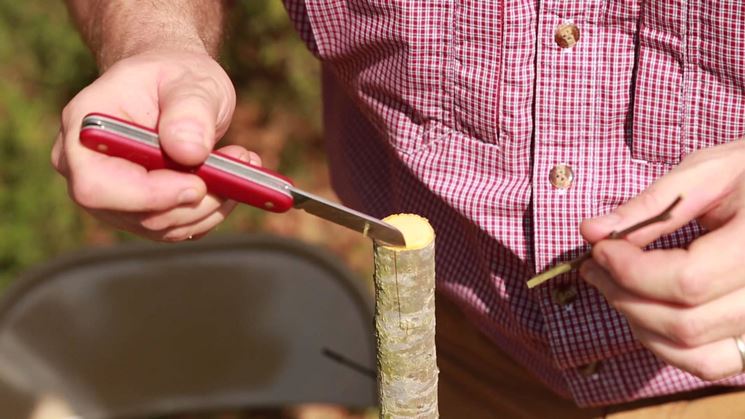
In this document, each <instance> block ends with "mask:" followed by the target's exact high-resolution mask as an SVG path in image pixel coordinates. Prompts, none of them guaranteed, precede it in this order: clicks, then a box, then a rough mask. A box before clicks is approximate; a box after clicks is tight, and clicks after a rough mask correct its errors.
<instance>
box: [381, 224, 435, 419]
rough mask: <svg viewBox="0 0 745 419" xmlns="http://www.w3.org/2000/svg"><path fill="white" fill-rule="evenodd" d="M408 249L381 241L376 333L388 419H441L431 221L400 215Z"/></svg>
mask: <svg viewBox="0 0 745 419" xmlns="http://www.w3.org/2000/svg"><path fill="white" fill-rule="evenodd" d="M385 221H386V222H388V223H390V224H393V225H395V226H396V227H398V228H399V229H400V230H401V231H402V232H403V233H404V237H405V238H406V242H407V246H406V247H391V246H386V245H383V244H381V243H376V244H375V247H374V262H375V277H374V278H375V331H376V338H377V366H378V395H379V402H380V409H381V411H380V414H381V417H382V418H436V417H438V409H437V374H438V369H437V363H436V352H435V293H434V291H435V241H434V232H433V231H432V228H431V227H430V225H429V223H428V222H427V220H426V219H424V218H421V217H418V216H415V215H410V214H404V215H395V216H391V217H388V218H386V219H385Z"/></svg>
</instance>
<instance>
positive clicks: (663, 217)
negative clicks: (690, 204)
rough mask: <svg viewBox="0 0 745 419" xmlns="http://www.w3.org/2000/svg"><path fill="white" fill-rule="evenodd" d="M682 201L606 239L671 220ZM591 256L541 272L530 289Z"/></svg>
mask: <svg viewBox="0 0 745 419" xmlns="http://www.w3.org/2000/svg"><path fill="white" fill-rule="evenodd" d="M681 199H683V197H682V196H678V197H677V198H675V201H673V203H672V204H670V205H669V206H668V207H667V208H665V210H664V211H662V212H661V213H659V214H657V215H655V216H654V217H651V218H648V219H646V220H644V221H641V222H639V223H636V224H634V225H632V226H631V227H627V228H625V229H623V230H621V231H613V232H611V233H610V234H609V235H608V237H606V238H605V239H612V240H616V239H623V238H626V236H628V235H629V234H631V233H633V232H635V231H637V230H640V229H642V228H644V227H646V226H648V225H650V224H654V223H658V222H662V221H667V220H669V219H670V217H671V216H672V214H671V213H672V210H673V208H675V207H676V206H677V205H678V204H679V203H680V201H681ZM591 256H592V252H591V251H588V252H587V253H584V254H582V255H581V256H579V257H577V258H575V259H572V260H570V261H568V262H564V263H560V264H558V265H556V266H554V267H552V268H551V269H548V270H546V271H543V272H541V273H540V274H538V275H536V276H534V277H533V278H531V279H530V280H529V281H528V288H534V287H536V286H538V285H541V284H542V283H544V282H546V281H548V280H549V279H551V278H554V277H556V276H559V275H561V274H563V273H566V272H570V271H572V270H574V269H578V268H579V267H580V265H582V262H584V261H586V260H587V259H589V258H590V257H591Z"/></svg>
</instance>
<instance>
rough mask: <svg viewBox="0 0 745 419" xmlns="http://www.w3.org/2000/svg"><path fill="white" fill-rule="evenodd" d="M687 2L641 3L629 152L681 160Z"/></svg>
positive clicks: (641, 157)
mask: <svg viewBox="0 0 745 419" xmlns="http://www.w3.org/2000/svg"><path fill="white" fill-rule="evenodd" d="M686 3H687V1H683V0H669V1H645V2H642V6H641V13H640V16H639V29H638V34H637V35H638V40H637V60H636V69H635V74H634V78H635V82H634V83H633V92H634V94H633V123H632V132H631V157H632V158H634V159H637V160H644V161H647V162H653V163H665V164H675V163H678V162H679V161H680V158H681V153H682V143H681V142H682V139H683V135H684V132H683V131H684V123H685V116H686V115H685V110H686V91H685V77H686V58H687V57H686V37H685V32H686V20H685V16H686Z"/></svg>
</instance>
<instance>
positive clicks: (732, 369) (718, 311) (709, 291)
mask: <svg viewBox="0 0 745 419" xmlns="http://www.w3.org/2000/svg"><path fill="white" fill-rule="evenodd" d="M743 162H745V142H743V141H737V142H733V143H729V144H725V145H721V146H717V147H712V148H709V149H706V150H701V151H698V152H696V153H693V154H691V155H689V156H688V157H687V158H686V159H684V161H683V162H682V163H681V164H680V165H679V166H677V167H676V168H675V169H673V170H672V171H670V172H669V173H668V174H667V175H665V176H664V177H662V178H660V179H659V180H658V181H657V182H655V183H654V184H653V185H652V186H651V187H649V188H648V189H647V190H646V191H644V192H643V193H642V194H640V195H639V196H637V197H636V198H634V199H632V200H630V201H629V202H628V203H626V204H625V205H623V206H621V207H619V208H618V209H617V210H615V211H614V212H613V213H611V214H608V215H606V216H603V217H598V218H595V219H591V220H585V221H584V222H583V223H582V225H581V228H580V229H581V232H582V235H583V236H584V237H585V238H586V239H587V240H588V241H589V242H590V243H593V244H594V245H593V249H592V256H593V260H590V261H588V262H586V263H584V264H583V265H582V267H581V268H580V273H581V274H582V276H583V277H584V278H585V279H586V280H587V281H588V282H589V283H590V284H592V285H594V286H595V287H597V288H598V290H600V292H602V293H603V294H604V295H605V297H606V299H607V300H608V302H609V303H610V304H611V305H612V306H613V307H615V308H616V309H617V310H619V311H620V312H621V313H623V314H624V315H625V316H626V318H627V319H628V321H629V323H630V325H631V329H632V331H633V332H634V334H635V336H636V337H637V338H638V339H639V340H640V341H641V343H642V344H644V345H645V346H646V347H647V348H649V349H650V350H651V351H652V352H654V353H655V354H656V355H658V356H659V357H660V358H661V359H662V360H664V361H666V362H668V363H669V364H671V365H674V366H676V367H678V368H681V369H683V370H685V371H688V372H690V373H692V374H694V375H696V376H698V377H700V378H702V379H704V380H717V379H721V378H725V377H728V376H731V375H734V374H737V373H740V372H742V370H743V365H742V360H741V359H740V354H739V352H738V350H737V346H736V344H735V341H734V339H733V337H734V336H742V335H743V334H745V164H743ZM679 195H682V196H683V200H682V201H681V203H680V204H679V205H678V206H677V207H676V208H675V210H674V211H673V214H672V218H671V219H670V220H668V221H665V222H662V223H658V224H653V225H650V226H649V227H646V228H644V229H642V230H640V231H637V232H635V233H632V234H631V235H630V236H629V237H627V239H626V240H602V239H603V238H604V237H606V236H607V235H608V234H609V233H610V232H611V231H613V230H619V229H622V228H624V227H627V226H629V225H631V224H634V223H636V222H638V221H640V220H643V219H645V218H648V217H650V216H653V215H655V214H657V213H659V212H660V211H662V210H663V209H664V208H665V207H666V206H667V205H669V204H670V203H671V202H673V200H674V199H675V198H676V197H677V196H679ZM693 219H696V220H698V222H699V223H700V224H701V225H702V226H703V227H704V228H705V229H706V230H707V233H706V234H704V235H703V236H701V237H699V238H698V239H696V240H694V241H693V242H692V243H691V244H690V246H689V247H688V248H687V249H670V250H651V251H642V250H641V248H642V247H644V246H645V245H647V244H649V243H651V242H652V241H654V240H655V239H657V238H658V237H660V236H662V235H664V234H667V233H671V232H673V231H675V230H677V229H678V228H680V227H682V226H684V225H685V224H687V223H688V222H689V221H691V220H693Z"/></svg>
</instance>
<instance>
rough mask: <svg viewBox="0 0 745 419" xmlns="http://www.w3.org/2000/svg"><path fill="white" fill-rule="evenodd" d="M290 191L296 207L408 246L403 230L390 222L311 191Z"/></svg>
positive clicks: (384, 240)
mask: <svg viewBox="0 0 745 419" xmlns="http://www.w3.org/2000/svg"><path fill="white" fill-rule="evenodd" d="M290 193H291V194H292V196H293V198H294V199H295V208H298V209H302V210H303V211H306V212H308V213H310V214H313V215H315V216H317V217H321V218H323V219H325V220H328V221H331V222H332V223H335V224H339V225H342V226H344V227H347V228H350V229H352V230H355V231H358V232H360V233H362V234H363V235H365V236H368V237H372V238H373V239H375V240H378V241H382V242H385V243H388V244H391V245H394V246H406V241H405V240H404V236H403V234H401V231H399V230H398V229H397V228H396V227H394V226H392V225H390V224H388V223H385V222H383V221H381V220H378V219H377V218H373V217H371V216H369V215H367V214H363V213H361V212H359V211H355V210H353V209H351V208H347V207H345V206H344V205H341V204H337V203H335V202H331V201H329V200H327V199H324V198H321V197H320V196H316V195H313V194H311V193H309V192H305V191H301V190H299V189H295V188H291V189H290Z"/></svg>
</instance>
